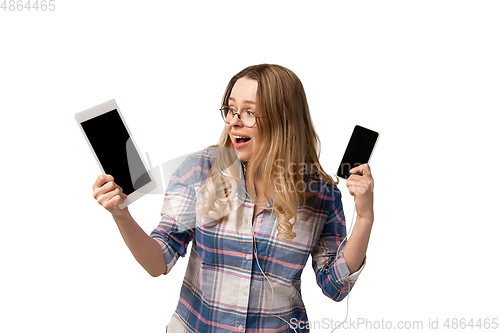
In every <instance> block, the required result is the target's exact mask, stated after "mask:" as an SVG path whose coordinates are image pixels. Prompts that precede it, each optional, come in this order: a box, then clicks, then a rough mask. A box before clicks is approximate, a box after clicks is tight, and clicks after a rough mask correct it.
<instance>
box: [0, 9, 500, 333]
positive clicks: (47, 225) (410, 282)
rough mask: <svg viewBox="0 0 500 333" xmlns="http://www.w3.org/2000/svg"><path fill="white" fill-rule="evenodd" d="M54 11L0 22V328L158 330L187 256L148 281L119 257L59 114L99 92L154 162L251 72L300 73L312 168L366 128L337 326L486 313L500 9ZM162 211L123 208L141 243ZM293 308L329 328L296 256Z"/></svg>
mask: <svg viewBox="0 0 500 333" xmlns="http://www.w3.org/2000/svg"><path fill="white" fill-rule="evenodd" d="M54 3H55V5H56V10H55V11H52V12H49V11H47V12H41V11H39V12H36V11H33V10H32V11H31V12H28V11H27V10H26V9H24V10H23V11H12V12H11V11H9V10H7V11H4V10H3V9H2V10H0V41H1V42H0V110H1V115H2V117H1V121H0V136H1V140H0V142H1V145H2V146H1V151H2V163H1V166H0V168H1V176H2V183H1V185H2V186H1V188H2V194H1V196H2V200H1V225H0V228H1V232H0V256H1V269H2V273H1V275H0V276H1V277H0V278H1V284H0V288H1V289H0V303H1V306H2V309H3V310H2V312H1V314H0V316H1V317H0V331H2V332H36V331H43V332H164V330H165V326H166V325H167V324H168V322H169V320H170V317H171V316H172V314H173V311H174V309H175V306H176V304H177V300H178V294H179V290H180V286H181V282H182V277H183V275H184V270H185V267H186V264H187V258H184V260H181V261H180V262H179V263H178V265H177V267H175V268H174V270H173V271H172V273H171V274H170V275H167V276H162V277H159V278H152V277H150V276H149V275H148V274H147V273H146V271H144V270H143V269H142V268H141V267H140V266H139V264H137V263H136V262H135V260H134V258H133V257H132V255H131V254H130V253H129V251H128V249H127V247H126V246H125V244H124V242H123V240H122V239H121V237H120V235H119V232H118V229H117V228H116V225H115V224H114V221H113V220H112V218H111V217H110V216H109V214H108V213H107V212H106V211H105V210H104V209H103V208H102V207H100V206H99V205H98V204H97V203H96V202H95V201H94V200H93V198H92V190H91V186H92V184H93V182H94V180H95V178H96V177H97V176H98V175H99V173H100V171H99V169H98V167H97V163H96V161H95V160H94V157H93V156H92V154H91V152H90V149H89V147H88V146H87V144H86V142H85V141H84V138H83V136H82V133H81V132H80V130H79V129H78V127H77V124H76V122H75V120H74V118H73V116H74V114H75V113H76V112H79V111H82V110H84V109H86V108H89V107H92V106H94V105H96V104H99V103H102V102H104V101H107V100H109V99H112V98H114V99H116V101H117V102H118V105H119V106H120V108H121V110H122V113H123V114H124V116H125V118H126V120H127V122H128V125H129V127H130V128H131V130H132V133H133V135H134V137H135V139H136V141H137V143H138V144H139V147H140V149H141V151H142V153H143V154H144V153H145V152H148V153H149V155H150V156H151V159H152V163H153V165H158V164H161V163H163V162H165V161H167V160H170V159H173V158H175V157H178V156H181V155H185V154H188V153H191V152H194V151H197V150H200V149H203V148H204V147H206V146H208V145H211V144H214V143H216V141H217V139H218V137H219V135H220V133H221V130H222V126H223V125H222V121H221V119H220V116H219V113H218V110H217V109H218V108H219V107H220V100H221V98H222V94H223V91H224V89H225V86H226V84H227V82H228V81H229V79H230V78H231V76H232V75H234V74H236V73H237V72H239V71H240V70H241V69H243V68H244V67H246V66H248V65H252V64H258V63H277V64H280V65H283V66H286V67H288V68H290V69H292V70H293V71H294V72H295V73H296V74H297V75H298V76H299V77H300V78H301V80H302V82H303V84H304V87H305V89H306V93H307V95H308V100H309V104H310V109H311V113H312V117H313V121H314V123H315V126H316V129H317V131H318V134H319V136H320V138H321V140H322V155H321V156H322V157H321V161H322V163H323V164H324V167H325V168H326V169H327V170H328V172H330V173H334V172H335V171H336V169H337V166H338V163H339V162H340V158H341V157H342V154H343V151H344V149H345V147H346V145H347V141H348V139H349V136H350V134H351V132H352V129H353V127H354V125H356V124H359V125H363V126H365V127H368V128H371V129H374V130H376V131H379V132H380V140H379V142H378V145H377V148H376V151H375V152H374V155H373V158H372V160H371V167H372V171H373V175H374V178H375V182H376V188H375V190H376V194H375V195H376V202H375V210H376V212H375V213H376V221H375V224H374V227H373V232H372V236H371V241H370V246H369V248H368V259H367V266H366V269H365V271H364V272H363V273H362V275H361V277H360V279H359V280H358V282H357V284H356V286H355V288H354V289H353V291H352V294H351V297H350V299H349V318H350V319H351V321H357V320H363V319H364V320H366V321H371V322H373V324H374V325H377V322H378V323H379V324H378V325H380V323H381V321H382V320H384V321H385V322H391V324H392V327H393V328H394V327H395V325H397V322H398V321H400V320H403V321H411V322H413V321H422V322H423V325H424V328H427V327H428V321H429V320H436V319H438V320H439V325H440V327H441V328H444V327H443V326H442V325H443V324H444V322H445V320H446V319H447V318H458V319H461V318H465V319H467V320H468V319H471V318H474V319H476V320H477V319H481V318H483V319H485V318H493V317H498V309H499V296H500V295H499V287H498V281H499V280H500V275H499V273H498V272H499V270H498V267H497V266H498V256H497V255H498V252H499V245H498V244H499V241H498V233H499V231H500V228H499V226H498V223H499V222H500V221H499V218H498V205H499V199H500V197H499V195H498V188H499V181H498V165H499V163H498V162H499V158H498V143H499V140H498V134H497V133H498V118H496V114H498V111H499V107H500V98H499V91H500V90H499V89H500V61H499V59H500V43H499V42H500V20H499V19H498V18H499V17H500V3H499V2H497V1H344V2H333V1H310V2H307V3H306V2H305V1H300V2H299V1H296V2H294V1H268V2H261V1H246V2H242V1H183V2H181V1H159V0H143V1H110V0H101V1H95V0H87V1H74V0H73V1H69V0H68V1H62V0H56V1H54ZM109 144H110V145H112V144H113V142H110V143H109ZM340 189H341V190H342V191H343V193H344V200H343V201H344V206H345V212H346V218H347V220H348V222H350V217H351V213H352V208H353V203H352V198H351V197H350V196H349V194H348V192H347V190H346V187H345V182H341V184H340ZM161 202H162V197H161V195H147V196H145V197H143V198H142V199H141V200H139V201H137V202H135V203H133V204H132V206H131V207H130V210H131V213H132V215H133V216H134V217H135V219H136V220H137V221H138V223H139V224H140V225H141V226H142V227H143V228H144V229H145V230H146V231H147V232H149V231H151V230H152V229H153V228H154V227H155V226H156V225H157V224H158V222H159V220H160V215H159V212H160V208H161ZM303 298H304V301H305V304H306V306H307V308H308V314H309V319H310V320H311V321H323V320H329V318H332V319H333V320H342V319H343V318H344V316H345V311H346V302H345V301H344V302H342V303H334V302H332V301H331V300H329V299H328V298H326V297H325V296H323V295H322V293H321V290H320V289H319V287H317V286H316V283H315V278H314V274H313V270H312V268H311V267H310V263H308V267H307V268H306V269H305V270H304V274H303ZM450 324H451V322H450ZM364 328H365V327H364V326H359V327H358V328H357V329H356V330H357V331H363V329H364ZM354 329H355V328H351V330H354ZM469 329H470V328H468V329H466V330H461V331H467V330H469ZM483 329H484V328H483ZM477 330H478V329H477V328H476V329H474V330H473V331H477ZM343 331H346V329H344V330H343ZM407 331H413V330H410V329H407ZM415 331H417V330H415ZM418 331H419V332H422V331H424V330H418ZM313 332H329V330H327V329H326V327H318V328H317V329H315V330H313Z"/></svg>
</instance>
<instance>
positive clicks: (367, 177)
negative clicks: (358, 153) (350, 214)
mask: <svg viewBox="0 0 500 333" xmlns="http://www.w3.org/2000/svg"><path fill="white" fill-rule="evenodd" d="M350 172H351V175H350V176H349V178H348V179H347V181H346V186H347V188H348V189H349V194H351V195H352V196H355V197H360V196H362V195H364V194H365V193H366V192H368V191H373V186H374V183H373V177H372V176H371V171H370V167H369V166H368V164H363V165H360V166H357V167H355V168H353V169H351V170H350ZM356 172H362V173H363V175H362V176H359V175H355V174H354V173H356Z"/></svg>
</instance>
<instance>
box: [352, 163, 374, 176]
mask: <svg viewBox="0 0 500 333" xmlns="http://www.w3.org/2000/svg"><path fill="white" fill-rule="evenodd" d="M349 172H350V173H357V172H362V173H363V175H368V176H371V175H372V173H371V170H370V166H369V165H368V164H367V163H365V164H361V165H358V166H357V167H354V168H352V169H351V170H349Z"/></svg>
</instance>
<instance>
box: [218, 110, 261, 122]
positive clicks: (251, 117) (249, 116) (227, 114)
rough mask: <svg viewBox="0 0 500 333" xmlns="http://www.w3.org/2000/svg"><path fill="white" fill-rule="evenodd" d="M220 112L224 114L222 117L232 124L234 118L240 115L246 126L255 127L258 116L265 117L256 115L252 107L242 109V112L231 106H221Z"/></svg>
mask: <svg viewBox="0 0 500 333" xmlns="http://www.w3.org/2000/svg"><path fill="white" fill-rule="evenodd" d="M220 112H221V114H222V119H224V121H225V122H226V123H227V124H230V123H231V121H232V120H233V119H234V117H235V116H238V118H239V119H240V120H241V122H242V123H243V125H244V126H246V127H254V126H255V124H256V123H257V118H264V117H265V116H263V117H257V116H256V115H255V111H254V110H252V109H243V110H241V111H240V113H237V112H236V111H235V110H234V109H232V108H230V107H229V106H223V107H222V108H220Z"/></svg>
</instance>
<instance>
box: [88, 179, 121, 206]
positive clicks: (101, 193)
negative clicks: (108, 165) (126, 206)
mask: <svg viewBox="0 0 500 333" xmlns="http://www.w3.org/2000/svg"><path fill="white" fill-rule="evenodd" d="M92 190H93V191H94V193H93V196H94V199H96V200H97V202H98V203H99V204H100V205H101V206H103V207H104V208H105V209H107V210H110V209H116V208H117V207H118V205H119V204H121V203H122V202H124V201H125V199H126V198H127V195H126V194H125V193H123V189H122V188H121V187H120V186H119V185H118V184H116V183H115V182H114V178H113V176H111V175H100V176H99V177H97V180H96V181H95V183H94V185H93V186H92Z"/></svg>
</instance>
